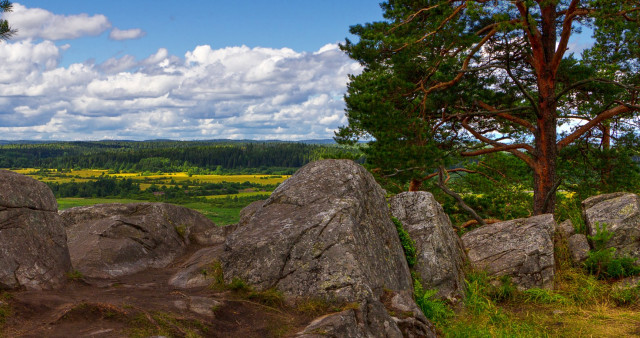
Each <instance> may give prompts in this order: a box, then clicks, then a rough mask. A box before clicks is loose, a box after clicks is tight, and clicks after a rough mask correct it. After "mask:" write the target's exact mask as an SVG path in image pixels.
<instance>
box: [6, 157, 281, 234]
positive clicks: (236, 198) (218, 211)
mask: <svg viewBox="0 0 640 338" xmlns="http://www.w3.org/2000/svg"><path fill="white" fill-rule="evenodd" d="M12 171H14V172H17V173H20V174H24V175H28V176H30V177H32V178H34V179H37V180H39V181H42V182H45V183H49V184H69V183H80V184H81V183H87V182H95V181H97V180H99V179H104V178H110V179H115V180H127V179H130V180H132V181H134V182H135V183H137V184H139V186H140V191H145V190H147V189H149V188H150V187H151V186H155V187H163V188H164V187H166V188H168V189H171V188H173V189H176V188H180V189H182V188H188V189H192V190H195V189H198V188H201V187H204V186H206V185H207V184H228V183H235V184H242V183H245V182H249V183H251V184H252V187H251V188H246V189H242V190H239V191H238V192H237V193H218V194H215V195H205V196H199V197H195V198H191V199H189V198H187V199H177V200H176V199H171V198H163V197H164V196H162V195H160V196H157V197H156V196H151V194H150V193H147V195H146V196H147V197H144V196H142V195H140V196H132V197H131V198H129V197H122V196H106V197H95V196H93V197H60V196H57V201H58V208H59V210H64V209H68V208H72V207H78V206H87V205H94V204H101V203H139V202H167V203H174V204H178V205H181V206H184V207H187V208H191V209H194V210H197V211H199V212H201V213H202V214H204V215H205V216H206V217H208V218H209V219H211V220H212V221H213V222H214V223H216V224H218V225H227V224H233V223H236V222H238V219H239V215H240V211H241V210H242V208H243V207H244V206H246V205H247V204H249V203H251V202H252V201H254V200H258V199H264V198H266V197H267V196H268V195H269V194H270V193H271V191H272V190H273V189H274V187H275V186H277V185H278V184H280V183H282V182H283V181H284V180H286V179H287V178H289V177H290V176H289V175H188V174H187V173H186V172H177V173H155V174H147V173H118V174H109V173H108V172H109V171H108V170H99V169H83V170H71V171H68V172H57V171H56V170H55V169H53V170H39V169H34V168H25V169H14V170H12ZM149 196H151V197H149ZM198 198H199V199H198Z"/></svg>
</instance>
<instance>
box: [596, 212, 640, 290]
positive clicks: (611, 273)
mask: <svg viewBox="0 0 640 338" xmlns="http://www.w3.org/2000/svg"><path fill="white" fill-rule="evenodd" d="M595 229H596V234H595V235H593V236H589V239H590V240H591V241H592V242H593V246H594V248H595V250H592V251H591V252H589V257H587V259H586V260H585V262H584V267H585V269H586V270H587V271H588V272H589V273H590V274H592V275H594V276H596V278H599V279H612V278H623V277H629V276H634V275H637V274H640V267H639V266H636V259H635V258H632V257H628V256H618V255H616V249H615V248H605V245H606V244H607V243H608V242H609V240H610V239H611V237H612V236H613V233H612V232H610V231H609V230H607V225H606V224H605V223H602V224H600V223H598V222H596V224H595Z"/></svg>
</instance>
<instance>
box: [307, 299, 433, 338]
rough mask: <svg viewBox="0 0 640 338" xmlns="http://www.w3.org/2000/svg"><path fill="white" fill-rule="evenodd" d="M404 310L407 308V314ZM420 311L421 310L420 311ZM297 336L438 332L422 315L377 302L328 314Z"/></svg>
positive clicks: (358, 337)
mask: <svg viewBox="0 0 640 338" xmlns="http://www.w3.org/2000/svg"><path fill="white" fill-rule="evenodd" d="M401 309H405V310H404V311H403V310H401ZM418 312H419V311H418ZM296 337H304V338H316V337H318V338H319V337H336V338H361V337H362V338H365V337H366V338H369V337H398V338H401V337H416V338H417V337H436V334H435V329H434V327H433V325H432V324H431V323H429V322H428V321H427V320H426V319H425V318H424V315H422V313H419V314H416V313H414V311H413V310H412V309H408V308H405V307H404V305H401V306H400V309H399V308H393V307H388V306H387V304H386V303H382V302H380V301H378V300H368V301H364V302H363V303H361V304H360V306H359V308H357V309H348V310H344V311H342V312H338V313H332V314H328V315H325V316H322V317H319V318H317V319H315V320H313V321H312V322H311V323H310V324H309V325H308V326H307V327H306V328H304V330H302V331H301V332H299V333H298V334H297V335H296Z"/></svg>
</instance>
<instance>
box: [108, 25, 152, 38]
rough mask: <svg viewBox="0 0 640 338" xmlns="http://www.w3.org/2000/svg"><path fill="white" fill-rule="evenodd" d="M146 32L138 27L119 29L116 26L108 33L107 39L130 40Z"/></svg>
mask: <svg viewBox="0 0 640 338" xmlns="http://www.w3.org/2000/svg"><path fill="white" fill-rule="evenodd" d="M146 34H147V33H146V32H145V31H143V30H142V29H140V28H134V29H125V30H121V29H118V28H117V27H116V28H114V29H112V30H111V33H109V39H111V40H131V39H139V38H141V37H143V36H145V35H146Z"/></svg>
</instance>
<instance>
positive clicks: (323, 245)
mask: <svg viewBox="0 0 640 338" xmlns="http://www.w3.org/2000/svg"><path fill="white" fill-rule="evenodd" d="M252 212H254V213H253V216H252V217H251V218H250V219H249V220H248V222H247V223H246V225H244V226H242V227H240V228H239V229H238V230H236V231H235V232H234V233H232V234H231V235H230V236H229V237H228V238H227V240H226V242H225V245H224V253H223V255H222V259H221V261H222V268H223V272H224V279H225V281H226V282H227V283H229V282H231V281H232V280H233V279H234V278H240V279H242V280H243V281H245V282H246V283H248V284H249V285H252V286H253V287H254V288H256V289H258V290H265V289H269V288H277V289H278V290H280V291H282V292H283V293H284V294H285V296H287V297H288V298H298V297H300V298H319V299H324V300H325V301H329V302H338V303H357V304H359V310H356V311H355V312H353V311H352V312H349V313H346V314H345V315H346V317H345V318H344V320H343V319H336V320H335V321H337V322H340V323H351V322H353V321H357V322H358V323H359V324H358V326H356V327H355V328H349V327H350V326H351V325H350V324H346V325H343V326H342V327H343V328H346V329H347V330H348V331H349V332H341V333H336V334H337V336H344V337H359V336H369V335H371V334H373V335H374V336H375V335H376V332H377V334H380V333H381V332H386V333H389V336H402V333H401V332H402V329H401V325H400V324H402V323H405V322H407V321H411V325H413V326H410V327H409V328H405V330H407V331H408V332H409V331H410V332H416V334H417V332H423V331H424V332H431V331H430V329H429V327H428V325H429V324H428V321H427V320H426V318H425V317H424V315H422V313H421V312H420V310H419V309H418V307H417V305H416V304H415V302H414V301H413V298H412V296H411V295H412V292H413V287H412V281H411V275H410V273H409V268H408V266H407V263H406V260H405V257H404V253H403V251H402V247H401V245H400V241H399V239H398V234H397V232H396V229H395V226H394V225H393V223H392V222H391V219H390V217H389V209H388V207H387V203H386V200H385V193H384V190H383V189H382V188H381V187H380V186H379V185H378V184H377V183H376V182H375V180H374V178H373V176H371V174H370V173H368V172H367V171H366V170H365V169H364V168H363V167H362V166H360V165H357V164H356V163H354V162H353V161H349V160H324V161H317V162H313V163H310V164H308V165H306V166H304V167H303V168H301V169H300V170H299V171H298V172H296V174H295V175H293V176H292V177H291V178H289V179H288V180H287V181H285V182H284V183H283V184H281V185H280V186H279V187H278V188H277V189H276V190H275V191H274V192H273V194H272V195H271V197H270V198H269V199H267V201H265V202H264V204H263V205H262V206H261V207H260V208H256V210H255V211H253V210H252ZM384 294H390V295H391V296H390V297H392V296H397V297H396V298H397V299H402V301H401V302H400V303H401V305H397V304H396V305H397V306H401V307H403V308H405V309H406V310H407V311H404V312H402V313H400V312H395V311H393V310H392V309H390V308H389V307H387V306H385V304H384V303H383V301H382V298H383V295H384ZM396 303H397V302H396ZM350 313H353V316H356V317H353V318H352V317H350V316H351V314H350ZM394 315H396V316H398V315H399V316H400V317H403V318H398V317H393V316H394ZM404 317H407V318H404ZM329 321H330V322H331V323H332V324H330V325H334V324H335V323H333V320H329ZM345 321H346V322H345ZM336 325H342V324H336ZM320 326H322V325H320ZM383 327H384V330H383V331H380V330H382V328H383ZM316 329H320V328H319V327H316ZM320 330H322V329H320ZM421 330H422V331H421ZM311 331H314V330H311ZM351 331H353V332H351ZM307 332H309V331H307ZM334 333H335V332H334Z"/></svg>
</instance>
